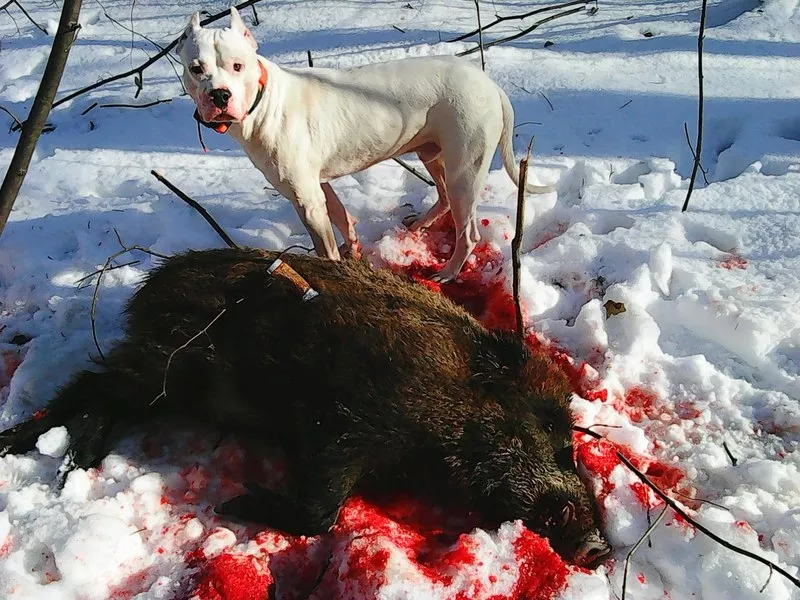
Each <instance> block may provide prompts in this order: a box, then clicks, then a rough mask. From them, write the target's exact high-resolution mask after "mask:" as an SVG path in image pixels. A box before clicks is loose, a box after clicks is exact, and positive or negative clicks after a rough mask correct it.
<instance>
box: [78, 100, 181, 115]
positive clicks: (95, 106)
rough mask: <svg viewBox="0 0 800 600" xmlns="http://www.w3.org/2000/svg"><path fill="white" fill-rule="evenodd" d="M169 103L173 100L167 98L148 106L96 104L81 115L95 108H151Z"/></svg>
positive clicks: (154, 101) (150, 103)
mask: <svg viewBox="0 0 800 600" xmlns="http://www.w3.org/2000/svg"><path fill="white" fill-rule="evenodd" d="M168 102H172V98H165V99H164V100H153V101H152V102H148V103H146V104H124V103H111V104H98V103H97V102H94V103H93V104H92V105H91V106H90V107H89V108H87V109H86V110H84V111H83V112H82V113H81V115H85V114H86V113H88V112H89V111H90V110H92V109H93V108H150V107H151V106H156V105H158V104H166V103H168Z"/></svg>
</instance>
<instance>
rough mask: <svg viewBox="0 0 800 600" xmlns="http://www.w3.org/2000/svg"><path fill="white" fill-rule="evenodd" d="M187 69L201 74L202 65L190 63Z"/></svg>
mask: <svg viewBox="0 0 800 600" xmlns="http://www.w3.org/2000/svg"><path fill="white" fill-rule="evenodd" d="M189 70H190V71H191V72H192V73H194V74H195V75H202V74H203V65H192V66H191V67H189Z"/></svg>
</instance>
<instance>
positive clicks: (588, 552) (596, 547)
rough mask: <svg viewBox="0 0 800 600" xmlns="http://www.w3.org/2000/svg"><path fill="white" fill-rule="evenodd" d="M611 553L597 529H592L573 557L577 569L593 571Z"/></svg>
mask: <svg viewBox="0 0 800 600" xmlns="http://www.w3.org/2000/svg"><path fill="white" fill-rule="evenodd" d="M610 552H611V546H610V545H609V544H608V542H606V541H605V540H604V539H603V536H602V535H601V533H600V530H599V529H593V530H592V531H590V532H589V533H588V534H587V535H586V537H585V538H584V539H583V542H581V545H580V546H578V549H577V550H576V552H575V555H574V556H573V560H574V561H575V564H576V565H578V566H579V567H585V568H587V569H593V568H595V567H597V566H598V565H599V564H600V563H601V562H603V560H604V559H605V558H606V557H607V556H608V554H609V553H610Z"/></svg>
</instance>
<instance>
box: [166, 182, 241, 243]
mask: <svg viewBox="0 0 800 600" xmlns="http://www.w3.org/2000/svg"><path fill="white" fill-rule="evenodd" d="M150 174H151V175H152V176H153V177H155V178H156V179H158V180H159V181H160V182H161V183H163V184H164V185H165V186H167V187H168V188H169V189H170V191H171V192H172V193H173V194H175V195H176V196H177V197H178V198H180V199H181V200H183V201H184V202H186V204H188V205H189V206H191V207H192V208H193V209H195V210H196V211H197V212H199V213H200V216H201V217H203V218H204V219H205V220H206V221H207V222H208V224H209V225H211V227H213V228H214V231H216V232H217V234H218V235H219V237H221V238H222V241H223V242H225V243H226V244H227V245H228V247H229V248H238V247H239V246H237V245H236V242H234V241H233V240H232V239H231V238H230V237H229V236H228V234H227V233H225V230H224V229H222V227H220V226H219V223H217V222H216V221H215V220H214V218H213V217H212V216H211V215H210V214H208V211H207V210H206V209H205V208H203V207H202V206H200V204H199V203H198V202H197V200H194V199H192V198H190V197H189V196H187V195H186V194H184V193H183V192H182V191H181V190H179V189H178V188H177V187H175V185H173V184H172V183H171V182H170V181H168V180H167V178H166V177H164V176H163V175H161V174H160V173H158V172H157V171H150Z"/></svg>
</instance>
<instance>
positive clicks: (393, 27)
mask: <svg viewBox="0 0 800 600" xmlns="http://www.w3.org/2000/svg"><path fill="white" fill-rule="evenodd" d="M392 29H396V30H397V31H399V32H400V33H405V32H406V30H405V29H400V28H399V27H398V26H397V25H392Z"/></svg>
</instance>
